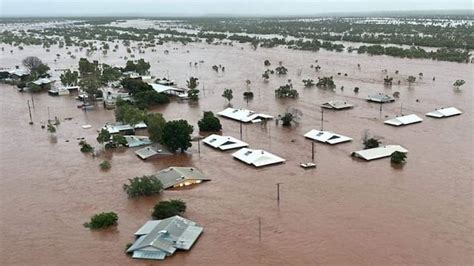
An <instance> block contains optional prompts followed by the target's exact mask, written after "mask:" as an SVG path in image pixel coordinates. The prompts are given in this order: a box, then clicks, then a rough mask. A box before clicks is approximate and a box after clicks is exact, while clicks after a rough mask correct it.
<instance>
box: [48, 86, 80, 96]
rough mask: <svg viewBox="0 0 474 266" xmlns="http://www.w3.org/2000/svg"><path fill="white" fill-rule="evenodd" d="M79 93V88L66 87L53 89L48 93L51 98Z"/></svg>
mask: <svg viewBox="0 0 474 266" xmlns="http://www.w3.org/2000/svg"><path fill="white" fill-rule="evenodd" d="M75 91H79V86H66V87H59V88H52V89H50V90H49V91H48V94H49V95H51V96H61V95H69V94H70V93H71V92H75Z"/></svg>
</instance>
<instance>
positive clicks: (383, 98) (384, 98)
mask: <svg viewBox="0 0 474 266" xmlns="http://www.w3.org/2000/svg"><path fill="white" fill-rule="evenodd" d="M367 101H369V102H375V103H391V102H394V101H395V98H393V97H392V96H390V95H387V94H383V93H379V94H375V95H369V96H367Z"/></svg>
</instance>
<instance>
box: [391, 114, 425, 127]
mask: <svg viewBox="0 0 474 266" xmlns="http://www.w3.org/2000/svg"><path fill="white" fill-rule="evenodd" d="M421 121H423V119H421V118H420V117H419V116H417V115H415V114H411V115H405V116H399V117H395V118H392V119H389V120H385V121H384V123H385V124H388V125H392V126H396V127H398V126H406V125H410V124H415V123H419V122H421Z"/></svg>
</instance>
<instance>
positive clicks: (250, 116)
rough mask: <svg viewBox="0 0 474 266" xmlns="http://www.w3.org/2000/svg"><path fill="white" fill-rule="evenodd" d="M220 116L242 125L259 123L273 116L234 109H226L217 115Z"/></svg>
mask: <svg viewBox="0 0 474 266" xmlns="http://www.w3.org/2000/svg"><path fill="white" fill-rule="evenodd" d="M218 114H219V115H220V116H224V117H227V118H230V119H234V120H237V121H240V122H243V123H249V122H252V123H259V122H261V121H262V120H267V119H273V116H271V115H267V114H259V113H256V112H254V111H251V110H247V109H235V108H231V107H229V108H227V109H225V110H224V111H221V112H219V113H218Z"/></svg>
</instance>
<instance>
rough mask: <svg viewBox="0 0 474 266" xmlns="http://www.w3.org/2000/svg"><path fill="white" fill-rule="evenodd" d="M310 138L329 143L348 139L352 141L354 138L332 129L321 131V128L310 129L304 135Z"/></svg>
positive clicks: (337, 142)
mask: <svg viewBox="0 0 474 266" xmlns="http://www.w3.org/2000/svg"><path fill="white" fill-rule="evenodd" d="M304 136H305V137H306V138H308V139H312V140H315V141H319V142H322V143H328V144H331V145H333V144H339V143H343V142H347V141H351V140H352V138H349V137H346V136H343V135H339V134H336V133H334V132H330V131H320V130H316V129H313V130H310V131H309V132H308V133H306V134H305V135H304Z"/></svg>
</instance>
